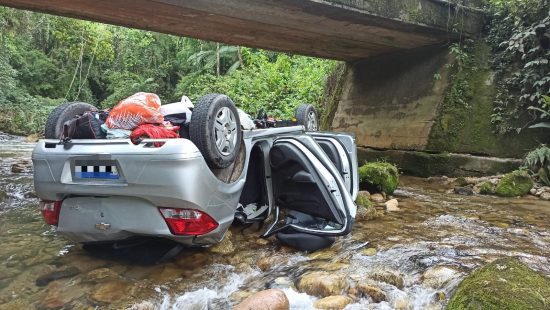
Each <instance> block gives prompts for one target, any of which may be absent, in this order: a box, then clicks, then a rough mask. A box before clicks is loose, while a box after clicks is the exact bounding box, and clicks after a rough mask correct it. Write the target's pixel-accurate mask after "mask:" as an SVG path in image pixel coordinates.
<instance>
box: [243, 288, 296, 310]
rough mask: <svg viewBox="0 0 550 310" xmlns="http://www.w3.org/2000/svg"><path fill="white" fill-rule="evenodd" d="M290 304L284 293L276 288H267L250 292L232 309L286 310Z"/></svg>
mask: <svg viewBox="0 0 550 310" xmlns="http://www.w3.org/2000/svg"><path fill="white" fill-rule="evenodd" d="M289 308H290V304H289V302H288V298H287V297H286V295H285V293H284V292H283V291H281V290H278V289H268V290H265V291H260V292H257V293H254V294H252V295H251V296H249V297H247V298H246V299H245V300H243V301H242V302H241V303H240V304H238V305H237V306H236V307H234V308H233V310H288V309H289Z"/></svg>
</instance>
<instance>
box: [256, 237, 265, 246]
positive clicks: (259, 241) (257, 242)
mask: <svg viewBox="0 0 550 310" xmlns="http://www.w3.org/2000/svg"><path fill="white" fill-rule="evenodd" d="M254 242H255V243H256V244H259V245H268V244H269V240H268V239H265V238H258V239H256V241H254Z"/></svg>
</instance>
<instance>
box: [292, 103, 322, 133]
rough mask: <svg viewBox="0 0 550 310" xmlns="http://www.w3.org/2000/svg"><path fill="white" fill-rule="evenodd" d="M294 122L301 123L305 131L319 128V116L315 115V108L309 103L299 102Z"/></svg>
mask: <svg viewBox="0 0 550 310" xmlns="http://www.w3.org/2000/svg"><path fill="white" fill-rule="evenodd" d="M294 117H296V122H297V123H298V125H303V126H304V128H305V130H306V131H318V130H319V117H318V116H317V110H315V107H314V106H313V105H311V104H301V105H299V106H298V108H296V113H295V114H294Z"/></svg>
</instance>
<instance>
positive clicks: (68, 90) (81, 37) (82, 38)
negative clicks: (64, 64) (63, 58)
mask: <svg viewBox="0 0 550 310" xmlns="http://www.w3.org/2000/svg"><path fill="white" fill-rule="evenodd" d="M83 54H84V37H83V36H82V35H81V36H80V60H79V62H77V64H76V67H75V68H74V74H73V79H72V80H71V83H70V84H69V89H67V93H66V94H65V98H69V93H70V91H71V88H73V83H74V80H75V79H76V74H77V72H78V69H79V67H80V66H82V55H83Z"/></svg>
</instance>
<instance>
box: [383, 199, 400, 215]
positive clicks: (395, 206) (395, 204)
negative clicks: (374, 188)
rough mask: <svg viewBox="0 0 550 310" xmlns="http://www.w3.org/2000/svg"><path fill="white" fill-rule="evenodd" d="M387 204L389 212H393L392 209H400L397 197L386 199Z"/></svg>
mask: <svg viewBox="0 0 550 310" xmlns="http://www.w3.org/2000/svg"><path fill="white" fill-rule="evenodd" d="M384 205H385V206H386V211H388V212H392V211H399V210H400V209H399V207H398V206H399V202H398V201H397V199H390V200H388V201H386V203H385V204H384Z"/></svg>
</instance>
